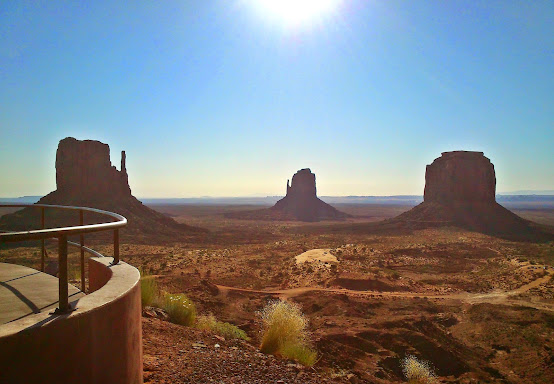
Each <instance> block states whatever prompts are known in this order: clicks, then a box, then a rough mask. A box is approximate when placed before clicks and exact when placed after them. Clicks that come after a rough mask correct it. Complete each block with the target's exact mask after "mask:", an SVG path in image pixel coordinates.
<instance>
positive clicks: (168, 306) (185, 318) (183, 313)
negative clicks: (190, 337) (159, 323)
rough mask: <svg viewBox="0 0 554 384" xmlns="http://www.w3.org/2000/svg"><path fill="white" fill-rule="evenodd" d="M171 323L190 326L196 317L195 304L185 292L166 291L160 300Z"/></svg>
mask: <svg viewBox="0 0 554 384" xmlns="http://www.w3.org/2000/svg"><path fill="white" fill-rule="evenodd" d="M162 309H163V310H165V311H166V312H167V314H168V316H169V320H170V321H171V322H172V323H175V324H180V325H186V326H192V325H193V324H194V320H195V319H196V306H195V305H194V303H193V302H192V301H191V300H190V299H189V298H188V297H187V296H186V295H185V294H182V293H181V294H170V293H166V294H165V295H164V298H163V302H162Z"/></svg>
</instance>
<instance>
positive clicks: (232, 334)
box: [196, 314, 250, 340]
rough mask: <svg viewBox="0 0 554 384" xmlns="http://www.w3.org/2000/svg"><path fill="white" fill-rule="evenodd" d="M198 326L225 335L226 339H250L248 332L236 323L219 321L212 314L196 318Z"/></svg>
mask: <svg viewBox="0 0 554 384" xmlns="http://www.w3.org/2000/svg"><path fill="white" fill-rule="evenodd" d="M196 328H198V329H206V330H209V331H212V332H214V333H215V334H217V335H219V336H223V337H225V338H226V339H243V340H249V339H250V338H249V337H248V336H247V335H246V332H244V331H243V330H242V329H240V328H239V327H237V326H236V325H233V324H229V323H225V322H223V321H218V320H217V319H216V318H215V316H214V315H212V314H210V315H203V316H198V319H197V320H196Z"/></svg>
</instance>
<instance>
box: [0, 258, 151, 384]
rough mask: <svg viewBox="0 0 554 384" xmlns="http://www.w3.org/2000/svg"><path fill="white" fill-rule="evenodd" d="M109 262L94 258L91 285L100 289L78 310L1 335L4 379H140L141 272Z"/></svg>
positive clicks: (0, 375)
mask: <svg viewBox="0 0 554 384" xmlns="http://www.w3.org/2000/svg"><path fill="white" fill-rule="evenodd" d="M105 259H106V260H105ZM108 260H109V261H111V258H92V259H90V261H89V271H91V272H90V286H91V287H99V286H102V288H100V289H99V290H97V291H96V292H94V293H93V294H91V295H87V296H86V297H84V298H82V299H80V300H79V301H80V302H81V303H82V304H83V305H82V306H80V304H81V303H77V310H76V311H74V312H72V313H71V314H69V315H64V316H54V315H45V314H37V315H33V316H35V317H38V318H39V319H42V320H41V321H39V322H37V323H36V324H34V325H31V326H28V327H26V328H24V329H22V330H20V331H18V332H16V333H12V334H8V335H6V334H4V335H3V336H2V337H0V383H99V384H100V383H102V384H109V383H142V327H141V295H140V281H139V275H138V271H137V270H136V269H135V268H134V267H132V266H130V265H128V264H125V263H120V264H118V265H116V266H109V263H108ZM110 277H111V278H110ZM106 278H108V279H109V281H107V279H106ZM102 282H103V283H105V285H104V284H102ZM80 311H81V313H79V312H80ZM40 316H42V317H40ZM27 322H28V320H27ZM14 323H15V322H14ZM12 327H13V323H12Z"/></svg>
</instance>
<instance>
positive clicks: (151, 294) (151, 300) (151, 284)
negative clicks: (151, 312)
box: [140, 276, 160, 307]
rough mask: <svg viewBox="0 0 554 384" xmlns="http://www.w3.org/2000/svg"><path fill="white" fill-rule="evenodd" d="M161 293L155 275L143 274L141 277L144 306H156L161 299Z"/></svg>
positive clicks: (141, 294) (141, 293)
mask: <svg viewBox="0 0 554 384" xmlns="http://www.w3.org/2000/svg"><path fill="white" fill-rule="evenodd" d="M159 295H160V291H159V289H158V283H156V279H155V278H154V276H143V277H141V278H140V296H141V299H142V306H143V307H146V306H152V305H154V306H155V305H156V303H157V302H158V301H159Z"/></svg>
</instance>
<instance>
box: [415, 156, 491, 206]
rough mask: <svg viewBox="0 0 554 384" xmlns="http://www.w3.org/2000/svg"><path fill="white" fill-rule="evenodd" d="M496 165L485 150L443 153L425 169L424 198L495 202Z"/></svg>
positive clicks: (429, 199) (436, 200)
mask: <svg viewBox="0 0 554 384" xmlns="http://www.w3.org/2000/svg"><path fill="white" fill-rule="evenodd" d="M495 194H496V177H495V173H494V165H493V164H492V163H491V161H490V160H489V159H488V158H486V157H485V156H484V155H483V152H468V151H454V152H443V153H442V156H441V157H439V158H437V159H435V161H433V163H432V164H430V165H428V166H427V169H426V171H425V192H424V201H429V202H431V201H433V202H438V203H443V204H452V203H457V202H482V203H491V204H492V203H494V202H495V201H496V199H495Z"/></svg>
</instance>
